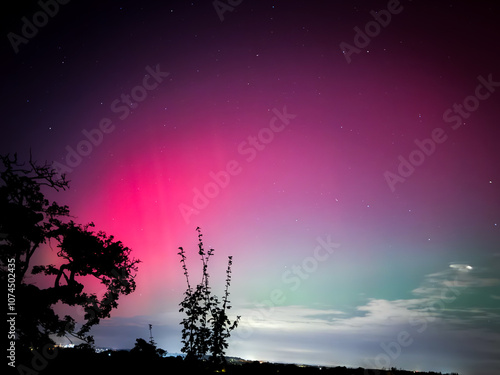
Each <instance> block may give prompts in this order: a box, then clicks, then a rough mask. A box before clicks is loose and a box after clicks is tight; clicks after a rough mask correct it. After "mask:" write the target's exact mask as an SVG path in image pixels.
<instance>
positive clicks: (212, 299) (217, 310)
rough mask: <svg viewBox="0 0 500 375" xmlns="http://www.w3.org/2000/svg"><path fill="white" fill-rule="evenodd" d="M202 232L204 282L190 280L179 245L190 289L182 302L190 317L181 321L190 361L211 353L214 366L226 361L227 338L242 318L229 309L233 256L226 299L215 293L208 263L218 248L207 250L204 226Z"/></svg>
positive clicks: (199, 231) (227, 279) (211, 361)
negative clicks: (229, 315) (229, 312)
mask: <svg viewBox="0 0 500 375" xmlns="http://www.w3.org/2000/svg"><path fill="white" fill-rule="evenodd" d="M196 231H197V232H198V255H199V256H200V258H201V262H202V277H201V282H200V283H199V284H197V285H196V287H193V286H192V285H191V283H190V281H189V273H188V269H187V265H186V254H185V251H184V249H183V248H182V247H179V250H180V251H179V253H178V254H179V255H180V257H181V261H180V262H181V265H182V269H183V270H184V276H185V277H186V283H187V289H186V291H185V292H184V300H183V301H182V302H181V303H180V306H181V308H180V310H179V311H180V312H184V313H185V314H186V317H185V318H184V319H183V320H182V321H181V323H180V324H182V325H183V329H182V344H183V347H182V349H181V351H182V352H183V353H186V360H188V361H196V360H201V359H204V358H205V357H206V356H207V353H210V357H209V360H210V363H211V364H212V365H214V366H221V365H223V364H225V357H224V353H225V350H226V349H227V347H228V344H227V340H228V339H229V337H230V335H231V331H232V330H234V329H235V328H236V327H237V326H238V322H239V320H240V317H239V316H238V317H236V319H235V320H234V321H231V320H230V319H229V318H228V316H227V314H226V312H227V310H229V309H230V308H231V306H230V304H229V286H230V284H231V266H232V264H233V261H232V256H229V257H228V266H227V270H226V285H225V289H224V297H223V298H222V302H221V301H219V299H218V297H217V296H215V295H212V291H211V287H210V285H209V277H210V275H209V273H208V262H209V260H210V257H211V256H212V255H213V252H214V249H209V250H208V251H205V249H204V248H203V240H202V234H201V230H200V228H199V227H198V228H196Z"/></svg>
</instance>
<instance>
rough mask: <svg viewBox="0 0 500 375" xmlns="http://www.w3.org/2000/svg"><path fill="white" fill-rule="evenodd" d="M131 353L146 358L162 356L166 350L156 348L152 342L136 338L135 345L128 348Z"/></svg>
mask: <svg viewBox="0 0 500 375" xmlns="http://www.w3.org/2000/svg"><path fill="white" fill-rule="evenodd" d="M130 353H131V354H133V355H138V356H141V357H147V358H157V357H163V356H165V354H167V351H166V350H164V349H161V348H158V347H157V346H156V344H155V343H154V342H147V341H146V340H144V339H136V340H135V346H134V347H133V348H132V349H131V350H130Z"/></svg>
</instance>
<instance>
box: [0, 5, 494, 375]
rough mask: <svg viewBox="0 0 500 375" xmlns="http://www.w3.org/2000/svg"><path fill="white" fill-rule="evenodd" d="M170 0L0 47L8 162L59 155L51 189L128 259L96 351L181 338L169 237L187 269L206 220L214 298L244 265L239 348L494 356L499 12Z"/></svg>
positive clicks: (88, 13)
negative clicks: (221, 6) (62, 176)
mask: <svg viewBox="0 0 500 375" xmlns="http://www.w3.org/2000/svg"><path fill="white" fill-rule="evenodd" d="M169 4H170V5H160V4H159V3H157V2H153V1H145V2H134V1H114V2H111V3H110V4H106V5H104V4H101V3H98V2H86V3H85V4H80V3H76V2H75V3H72V2H70V3H68V4H66V5H61V6H60V8H59V10H58V13H57V14H56V15H54V16H53V17H51V18H50V19H49V21H48V22H47V25H46V26H43V27H41V28H40V30H39V32H38V34H37V35H35V36H34V37H33V38H31V39H29V42H28V43H26V44H20V45H19V46H18V47H19V51H18V53H15V51H14V49H13V47H12V45H11V44H10V43H9V40H8V39H7V37H5V38H4V43H3V45H2V47H3V50H2V51H3V56H5V58H4V59H3V62H2V64H3V66H4V69H3V72H4V74H5V78H4V82H5V83H4V85H3V88H4V90H3V92H4V94H3V98H2V99H3V100H2V104H4V111H3V112H4V116H3V118H4V120H3V125H2V129H3V131H4V136H3V137H2V139H1V140H0V147H1V151H2V153H5V152H16V151H17V152H19V153H20V155H22V156H23V157H25V158H26V157H27V156H28V154H29V148H30V147H31V149H32V152H33V154H34V155H35V156H36V157H37V158H38V159H39V160H49V161H54V162H56V163H59V164H55V166H57V167H59V168H60V167H61V166H64V168H67V169H66V171H68V172H69V173H68V176H69V179H70V180H71V189H70V190H69V191H68V192H65V193H62V194H59V195H58V196H57V198H55V199H56V200H57V201H58V202H59V203H65V204H68V205H69V206H70V207H71V209H72V212H73V214H74V215H76V216H77V217H78V221H80V222H82V223H85V222H89V221H93V222H95V224H96V227H97V228H98V229H99V230H104V231H106V232H107V233H108V234H113V235H114V236H115V237H116V238H117V239H120V240H122V241H123V242H124V244H125V245H127V246H129V247H131V248H132V249H133V250H134V255H135V256H136V257H137V258H140V259H141V260H142V263H141V265H140V270H139V274H138V277H137V283H138V288H137V291H136V293H134V294H133V295H131V296H129V297H127V298H123V299H122V300H121V302H120V306H119V308H118V309H117V310H116V311H115V312H114V314H113V316H112V318H111V319H110V320H109V321H106V322H104V323H103V324H102V325H101V326H100V327H98V328H97V329H96V330H95V333H94V334H95V336H96V341H97V345H100V346H110V347H131V346H133V343H134V342H135V339H136V338H137V337H147V335H148V331H147V324H149V323H151V324H153V326H154V334H155V339H156V341H157V342H158V343H159V344H160V345H161V346H162V347H163V348H164V349H166V350H168V351H169V352H178V351H179V350H180V326H179V324H178V322H179V321H180V319H181V317H180V315H179V314H178V313H177V305H178V303H179V302H180V300H181V299H182V292H183V288H184V284H183V282H184V281H183V275H182V270H181V268H180V264H179V258H178V256H177V255H176V254H177V251H176V250H177V248H178V247H179V246H183V247H184V248H185V249H186V250H187V252H188V256H190V255H191V256H192V258H193V260H194V257H195V246H196V232H195V228H196V227H197V226H200V227H201V228H202V231H203V233H204V235H205V238H206V243H207V244H208V245H211V246H213V247H214V248H215V249H216V252H215V253H216V255H215V258H214V263H213V264H212V266H213V270H212V273H213V275H214V278H213V282H214V283H215V284H216V285H214V287H215V288H216V289H217V288H222V286H223V278H224V274H223V270H224V269H225V262H226V257H227V255H233V256H234V266H233V267H234V268H233V271H234V273H233V285H232V300H233V306H234V309H235V314H241V315H242V316H243V318H242V319H243V320H242V323H241V327H240V329H239V330H240V332H239V333H238V332H236V333H235V334H234V335H233V338H232V344H231V347H230V353H229V354H231V355H235V356H240V357H244V358H249V359H264V360H270V361H285V362H297V361H298V362H305V363H312V364H328V365H346V366H356V367H357V366H363V367H369V366H373V367H382V365H385V367H392V366H395V367H403V368H407V369H412V370H436V371H443V372H446V371H456V372H459V373H461V374H480V373H481V372H480V370H479V367H481V366H483V367H485V368H487V370H484V371H485V372H483V373H484V374H486V373H492V371H493V369H496V370H499V369H500V362H499V361H498V358H499V354H500V353H499V352H498V348H500V329H499V326H498V321H499V320H498V318H499V317H500V305H499V300H500V291H499V289H498V287H499V285H500V279H499V278H498V271H499V269H500V253H499V244H500V239H499V231H500V228H499V226H500V212H499V207H500V198H499V193H498V184H499V183H500V170H499V167H498V165H499V162H500V155H499V152H498V140H499V139H500V130H499V129H500V128H499V127H498V126H497V125H498V118H499V115H500V113H499V110H498V108H499V106H498V104H499V100H500V70H499V69H498V66H500V65H499V63H500V58H499V57H500V55H499V54H498V52H497V50H496V47H495V46H497V45H498V42H499V36H500V33H499V27H498V22H497V19H496V14H497V11H498V7H497V6H496V5H495V3H494V2H483V3H481V4H480V5H478V4H475V5H471V4H467V3H465V2H446V3H439V4H436V2H430V1H429V2H411V1H401V2H400V3H399V5H397V3H396V2H393V1H390V2H389V9H390V10H392V12H393V13H392V14H391V19H390V21H388V18H387V14H388V13H386V11H385V10H386V9H388V3H387V2H363V1H355V2H351V3H349V5H339V4H333V3H331V4H330V2H319V1H317V2H304V1H292V2H278V1H266V2H260V3H259V5H254V4H253V3H251V2H249V1H243V2H241V4H240V5H238V6H236V7H235V9H234V10H233V11H231V12H229V11H228V12H225V13H224V14H223V21H222V22H221V19H220V18H219V15H218V14H217V12H216V10H215V9H214V7H213V5H212V4H211V3H210V2H198V1H194V2H191V3H187V4H185V5H184V4H183V2H179V1H174V2H170V3H169ZM37 7H38V6H37V5H36V4H32V5H22V6H21V5H20V6H19V7H18V8H17V9H13V10H12V11H11V14H10V16H9V20H8V22H7V21H6V22H5V23H4V25H3V26H2V27H3V29H4V33H3V35H7V34H8V33H9V32H14V33H17V34H19V33H20V32H21V27H22V21H21V17H23V16H27V17H28V18H29V17H32V15H33V14H34V13H35V12H37V11H38V10H39V9H38V8H37ZM372 10H373V11H379V10H384V11H383V12H380V13H377V17H386V18H385V19H384V18H380V22H382V23H384V22H386V26H385V27H383V26H382V27H379V28H380V31H379V32H377V30H378V28H377V26H376V21H374V16H373V14H371V13H370V11H372ZM384 20H386V21H384ZM370 22H371V23H370ZM374 22H375V23H374ZM367 25H368V29H365V26H367ZM355 27H358V28H359V29H361V30H366V32H367V33H372V34H373V35H374V36H373V37H371V38H369V39H370V40H369V41H368V42H367V40H366V39H365V40H362V38H361V39H359V37H358V39H356V40H357V41H358V47H356V43H355V42H356V40H355V34H356V31H357V30H358V29H356V30H354V28H355ZM342 43H347V44H349V45H350V46H351V47H352V51H357V50H355V48H357V49H358V50H359V53H355V52H351V53H349V51H347V54H346V53H345V52H346V51H345V50H344V53H343V52H342V48H341V47H340V45H341V44H342ZM345 46H346V45H345V44H343V47H344V48H345ZM348 48H350V47H348ZM95 129H98V130H95ZM89 137H90V138H89ZM69 149H70V150H74V151H70V153H73V152H74V154H73V155H72V156H68V150H69ZM77 152H80V154H82V155H83V156H81V157H77V156H75V155H77V154H76V153H77ZM68 161H69V162H70V165H68ZM411 163H413V164H411ZM221 171H223V172H221ZM200 194H203V197H201V196H200ZM193 200H194V201H193ZM191 209H192V211H190V210H191ZM321 241H323V242H325V241H326V242H328V241H330V242H331V243H335V244H338V247H335V248H334V249H335V250H332V249H333V248H329V249H330V250H331V252H329V251H328V249H326V248H325V247H323V248H322V250H321V249H320V250H316V249H317V246H321V245H320V244H321ZM190 251H191V252H190ZM190 264H191V263H190ZM196 265H197V263H195V262H194V261H193V262H192V267H195V266H196ZM467 266H470V267H471V268H468V267H467ZM194 272H195V271H194V270H193V273H194ZM273 291H274V292H273ZM273 296H274V297H276V296H281V297H282V298H277V297H276V298H275V299H276V301H278V300H279V301H278V302H279V303H275V302H272V300H273V298H272V297H273ZM443 296H444V297H443ZM265 301H268V302H269V301H271V302H272V305H273V306H272V308H271V307H269V304H267V305H266V303H267V302H265ZM262 303H264V307H262ZM259 306H260V307H259ZM417 317H418V319H419V320H418V319H417ZM401 332H407V334H408V335H405V334H404V333H403V334H401ZM398 335H399V336H398ZM398 337H399V339H400V340H399V344H398V345H399V346H400V348H401V351H400V352H399V353H397V350H396V349H395V348H396V346H395V344H394V345H392V346H391V343H392V342H398ZM405 345H406V346H405ZM384 348H386V349H384ZM391 350H392V351H391ZM391 353H392V356H391ZM396 354H397V355H396ZM387 360H389V363H386V362H387ZM384 361H385V362H384ZM387 364H388V366H387ZM493 372H494V371H493Z"/></svg>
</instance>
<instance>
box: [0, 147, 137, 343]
mask: <svg viewBox="0 0 500 375" xmlns="http://www.w3.org/2000/svg"><path fill="white" fill-rule="evenodd" d="M0 161H1V162H2V164H3V169H2V170H1V171H0V261H1V266H0V276H1V278H2V279H5V277H6V276H7V268H6V265H7V263H8V262H9V261H12V259H13V260H14V264H15V267H16V268H15V290H16V305H15V309H16V311H17V313H18V315H17V321H16V334H17V337H18V343H19V344H20V345H21V347H25V348H27V347H39V346H42V345H45V344H47V343H53V340H52V339H51V338H50V336H51V335H53V334H55V335H58V336H63V335H65V336H66V337H68V336H73V337H75V338H78V339H81V340H83V341H84V342H87V343H89V344H92V343H93V338H92V336H90V335H88V332H89V330H90V328H91V327H92V326H93V325H95V324H98V323H99V320H100V319H102V318H106V317H109V316H110V311H111V310H112V309H113V308H116V307H117V306H118V304H117V300H118V297H119V296H120V295H127V294H130V293H132V292H133V291H134V290H135V287H136V284H135V281H134V278H135V272H137V264H138V263H139V260H135V259H132V258H131V257H130V252H131V250H130V249H129V248H128V247H125V246H123V244H122V243H121V242H120V241H114V237H113V236H108V235H106V234H105V233H104V232H98V233H94V232H93V231H92V230H91V228H93V227H94V224H93V223H90V224H87V225H83V226H82V225H79V224H76V223H75V222H73V221H72V220H68V219H69V217H70V216H69V209H68V206H60V205H58V204H57V203H56V202H52V203H50V202H49V200H48V199H47V198H46V197H45V195H44V193H43V192H42V188H46V189H52V190H53V191H56V192H57V191H60V190H66V189H68V188H69V183H68V181H67V180H66V178H65V176H64V175H62V176H58V175H57V173H56V171H55V170H54V169H53V168H52V167H51V165H49V164H47V163H45V164H43V165H40V164H37V163H36V162H35V161H33V160H32V158H31V155H30V160H29V162H28V163H20V162H19V161H18V158H17V155H16V154H15V155H14V156H10V155H5V156H0ZM51 241H55V242H56V243H57V248H58V252H57V256H58V257H59V259H60V262H58V263H59V265H54V264H36V265H33V264H32V262H33V259H34V254H35V253H36V252H38V251H43V250H49V249H48V246H50V242H51ZM43 245H45V246H43ZM37 259H43V258H42V257H38V258H37ZM31 274H33V275H36V274H40V276H39V277H41V275H46V276H49V278H47V280H51V286H49V287H47V288H44V289H42V288H40V287H39V286H37V285H34V284H33V283H32V282H31V283H30V281H32V280H33V278H31V277H30V275H31ZM89 276H91V277H94V278H96V279H98V280H99V281H100V283H101V284H102V285H104V286H105V288H106V292H105V293H104V296H103V297H102V298H98V296H97V295H96V294H94V293H89V292H87V291H86V289H85V288H84V284H83V278H84V277H89ZM3 285H5V284H3ZM60 303H62V304H65V305H69V306H81V307H83V309H84V311H85V315H84V319H83V323H82V325H81V327H80V328H79V329H77V328H76V321H75V319H74V318H73V317H72V316H71V315H65V316H64V317H63V318H61V317H60V316H59V315H58V314H57V313H56V312H55V311H54V306H55V305H56V304H60ZM68 338H69V337H68Z"/></svg>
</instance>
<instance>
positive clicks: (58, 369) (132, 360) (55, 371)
mask: <svg viewBox="0 0 500 375" xmlns="http://www.w3.org/2000/svg"><path fill="white" fill-rule="evenodd" d="M46 354H49V353H46ZM50 356H51V355H47V356H46V358H44V357H42V356H36V355H35V356H31V358H19V360H18V361H16V362H17V363H16V364H17V366H18V368H17V369H18V371H14V373H17V374H22V375H38V374H40V375H45V374H46V375H59V374H61V375H62V374H65V375H66V374H71V375H80V374H82V375H83V374H90V375H104V374H109V375H111V374H113V375H115V374H119V375H127V374H130V375H132V374H133V375H138V374H190V373H194V374H213V373H221V372H223V373H227V374H241V375H247V374H258V375H267V374H279V375H283V374H285V375H295V374H304V375H306V374H307V375H314V374H321V375H325V374H330V375H389V374H390V375H410V374H413V371H404V370H396V369H392V370H387V371H384V370H365V369H363V368H357V369H352V368H346V367H332V368H327V367H315V366H298V365H292V364H274V363H267V362H265V363H260V362H257V361H254V362H252V361H244V360H234V359H231V360H230V361H229V363H228V364H227V365H226V366H225V368H224V369H219V370H217V369H214V368H210V367H209V366H208V364H207V363H206V362H203V363H198V364H188V363H186V362H185V361H184V360H183V359H182V358H181V357H167V358H151V357H147V356H142V355H133V354H131V353H130V352H128V351H113V352H104V353H99V354H98V353H94V352H85V351H82V350H75V349H59V350H58V351H57V353H54V354H53V355H52V357H53V358H49V357H50ZM20 366H21V367H20ZM19 370H20V371H19ZM420 374H428V375H433V374H441V373H435V372H428V373H423V372H422V373H420Z"/></svg>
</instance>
